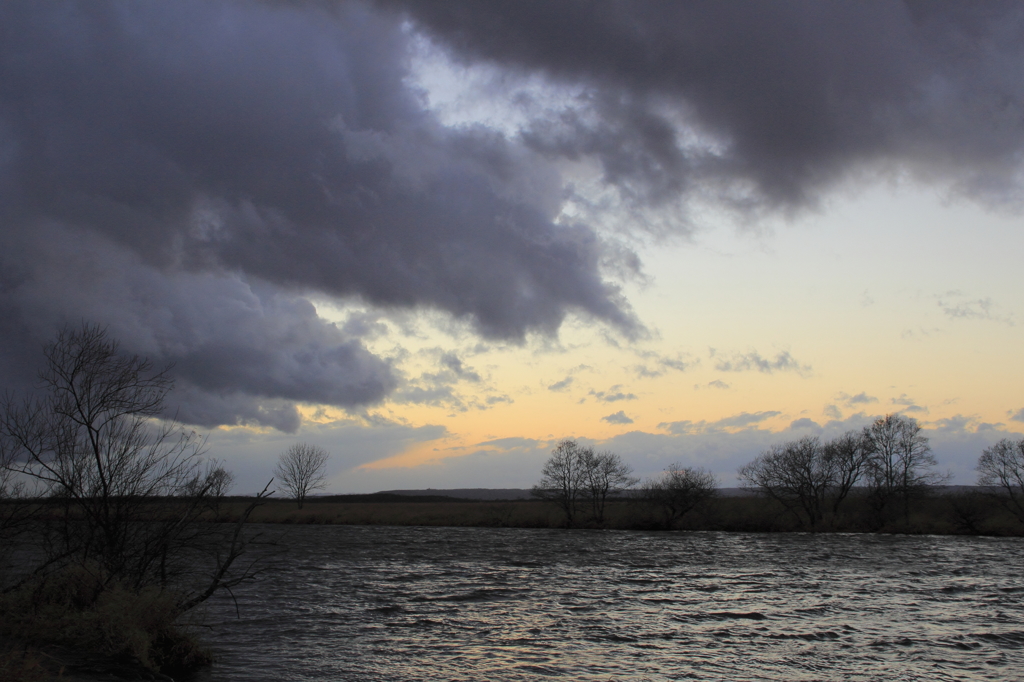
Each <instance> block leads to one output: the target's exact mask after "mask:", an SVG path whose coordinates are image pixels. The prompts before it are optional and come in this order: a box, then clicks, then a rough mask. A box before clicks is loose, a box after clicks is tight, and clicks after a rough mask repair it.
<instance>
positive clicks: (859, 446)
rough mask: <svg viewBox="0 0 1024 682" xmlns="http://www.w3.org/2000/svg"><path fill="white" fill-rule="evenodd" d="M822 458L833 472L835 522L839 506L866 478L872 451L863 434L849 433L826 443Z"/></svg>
mask: <svg viewBox="0 0 1024 682" xmlns="http://www.w3.org/2000/svg"><path fill="white" fill-rule="evenodd" d="M821 457H822V459H823V460H824V461H825V468H826V469H828V470H829V471H831V472H832V484H831V487H830V490H831V493H832V519H833V522H834V521H835V518H836V516H837V515H838V513H839V506H840V505H841V504H842V503H843V500H845V499H846V498H847V497H848V496H849V494H850V491H852V490H853V487H854V486H855V485H857V483H858V482H859V481H860V480H861V478H862V477H863V476H864V472H865V471H866V470H867V466H868V461H869V459H870V458H871V451H870V450H869V448H868V447H867V443H866V441H865V440H864V436H863V434H861V433H857V432H856V431H848V432H846V433H844V434H843V435H841V436H839V437H838V438H834V439H832V440H830V441H826V442H825V444H824V445H823V446H822V452H821Z"/></svg>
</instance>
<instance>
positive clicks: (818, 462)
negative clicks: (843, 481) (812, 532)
mask: <svg viewBox="0 0 1024 682" xmlns="http://www.w3.org/2000/svg"><path fill="white" fill-rule="evenodd" d="M739 476H740V480H741V481H742V482H743V484H744V487H746V488H749V489H751V490H755V491H757V492H759V493H762V494H764V495H766V496H768V497H771V498H772V499H774V500H777V501H778V502H780V503H781V504H782V505H783V507H785V508H786V509H787V510H789V511H790V512H792V513H793V514H794V515H795V516H796V517H797V518H798V519H799V520H800V522H801V523H804V524H806V525H807V526H808V527H809V528H811V529H814V528H816V527H817V526H818V524H819V523H820V522H821V521H822V519H823V518H824V513H825V504H826V499H827V497H828V494H829V491H830V490H831V488H832V487H833V486H834V485H835V475H834V470H833V468H832V466H831V465H830V462H829V461H827V460H826V459H825V458H824V457H823V449H822V447H821V443H820V441H819V440H818V439H817V438H811V437H808V438H801V439H800V440H797V441H792V442H789V443H782V444H780V445H773V446H772V447H771V448H769V449H768V450H767V451H766V452H764V453H762V454H761V455H758V457H757V458H755V459H754V461H753V462H750V463H749V464H747V465H745V466H743V467H742V468H741V469H740V470H739Z"/></svg>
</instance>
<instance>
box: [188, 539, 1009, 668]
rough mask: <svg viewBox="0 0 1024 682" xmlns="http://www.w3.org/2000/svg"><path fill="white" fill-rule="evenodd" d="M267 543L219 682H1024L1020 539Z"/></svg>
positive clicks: (226, 629) (229, 615) (220, 615)
mask: <svg viewBox="0 0 1024 682" xmlns="http://www.w3.org/2000/svg"><path fill="white" fill-rule="evenodd" d="M263 530H264V532H265V533H266V535H267V537H270V538H272V539H274V540H275V541H276V542H278V543H280V545H281V547H282V548H283V549H284V551H283V552H281V553H280V554H279V555H278V556H277V557H276V558H274V559H272V560H271V561H268V562H267V568H268V570H267V571H266V573H265V574H264V575H263V579H262V580H261V581H260V582H258V583H255V584H251V585H247V586H244V587H241V588H239V589H237V590H236V596H237V598H238V607H239V609H240V613H241V618H240V619H236V617H235V605H234V603H233V602H232V601H231V599H230V598H228V597H227V596H226V595H225V596H222V597H219V598H218V599H217V600H215V601H214V602H213V603H212V604H210V607H209V614H208V615H209V621H210V622H211V623H213V624H214V629H213V630H212V632H211V633H210V634H208V635H207V639H208V641H210V642H211V644H212V645H213V646H214V649H215V651H216V653H217V657H218V662H217V663H216V664H215V665H214V666H213V667H212V668H211V669H210V670H208V671H206V672H205V673H204V674H203V676H202V678H201V679H202V680H204V681H207V682H213V681H220V680H254V681H256V680H274V681H277V680H537V679H544V678H549V677H564V678H567V679H573V680H602V681H604V682H607V681H608V680H678V679H700V680H758V679H760V680H838V679H843V680H918V679H920V680H969V679H979V680H985V679H991V680H1007V679H1019V678H1024V604H1022V597H1024V576H1022V566H1024V541H1022V540H1021V539H1019V538H1012V539H1003V538H999V539H997V538H956V537H891V536H873V535H788V534H787V535H755V534H749V535H748V534H733V533H637V532H615V531H607V532H606V531H560V530H525V529H475V528H474V529H465V528H387V527H358V526H357V527H353V526H302V527H295V526H268V527H266V528H264V529H263Z"/></svg>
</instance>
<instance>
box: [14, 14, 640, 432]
mask: <svg viewBox="0 0 1024 682" xmlns="http://www.w3.org/2000/svg"><path fill="white" fill-rule="evenodd" d="M325 7H327V6H326V5H301V4H296V5H292V4H283V3H267V4H256V3H233V2H173V3H171V2H167V3H156V2H154V3H129V2H121V3H117V2H80V3H73V2H68V3H59V4H48V3H47V4H44V3H33V2H23V3H16V2H12V3H4V4H3V5H2V6H0V27H2V40H0V196H2V200H0V239H2V240H3V244H4V249H3V252H2V253H0V333H2V334H3V340H4V343H3V344H2V346H3V350H2V351H0V362H2V363H3V364H2V365H0V380H2V381H3V383H5V384H6V385H7V386H17V385H19V384H21V385H25V384H26V383H27V382H28V381H29V380H30V378H31V376H32V374H33V373H34V371H33V370H32V369H31V368H32V367H34V366H35V364H36V362H35V357H36V356H37V355H38V347H39V343H40V342H41V341H44V340H46V339H47V338H48V337H50V336H51V335H52V333H53V331H54V329H55V328H56V327H57V326H59V325H60V324H62V323H67V322H71V323H75V322H77V321H79V320H82V319H88V320H90V321H93V322H97V323H99V324H102V325H107V326H109V328H110V330H111V332H112V334H113V335H115V336H117V337H119V338H120V339H121V340H122V342H123V345H124V347H125V348H126V349H127V350H129V351H132V352H140V353H145V354H147V355H149V356H150V357H151V358H152V359H153V360H154V361H155V362H156V363H157V364H162V363H164V362H174V363H175V370H174V372H175V376H176V378H177V380H178V382H179V386H178V392H177V394H176V397H177V398H178V399H179V400H180V401H181V404H180V407H179V408H178V409H179V412H178V414H179V416H180V417H181V418H182V419H185V420H187V421H190V422H193V423H197V424H203V425H213V424H217V423H229V424H231V423H260V424H266V425H270V426H275V427H278V428H283V429H286V430H294V428H295V427H296V426H297V424H298V414H297V412H296V409H295V404H296V403H301V402H322V403H328V404H333V405H339V406H355V405H361V404H369V403H373V402H376V401H379V400H380V399H382V398H384V397H385V396H387V395H388V394H389V393H390V392H391V391H393V390H394V389H395V388H396V386H397V383H398V379H397V378H396V375H395V373H394V371H393V370H392V368H391V367H390V365H389V363H388V362H386V361H384V360H382V359H381V358H378V357H376V356H374V355H373V354H371V353H370V352H369V351H368V350H367V349H366V348H365V346H364V345H363V344H362V343H361V341H360V337H362V336H372V335H373V334H377V333H379V329H375V328H372V325H371V326H370V327H368V326H367V325H366V320H362V319H360V320H354V321H353V324H351V325H348V326H344V327H343V328H341V329H339V328H337V327H335V326H333V325H330V324H326V323H324V322H323V321H322V320H321V319H320V318H318V317H317V315H316V313H315V310H313V308H312V306H311V305H310V304H309V303H308V302H307V301H306V300H305V299H304V296H306V295H307V294H310V293H316V294H320V295H327V296H335V297H342V298H356V299H360V300H362V301H364V302H367V303H369V304H371V305H373V306H377V307H383V308H395V307H400V308H412V309H416V308H429V309H437V310H441V311H445V312H447V313H449V314H451V315H452V316H454V317H456V318H461V319H465V320H468V321H470V322H471V323H472V324H474V325H475V328H476V329H477V330H478V331H479V332H480V333H481V334H483V335H484V336H488V337H495V338H503V339H512V340H519V339H522V338H523V337H524V335H525V334H526V333H528V332H531V331H540V332H545V333H551V332H554V331H556V330H557V328H558V327H559V325H560V323H561V322H562V320H563V318H564V317H565V315H566V314H567V312H569V311H578V312H581V313H584V314H585V315H588V316H590V317H592V318H597V319H601V320H604V321H606V322H608V323H609V324H611V325H613V326H616V327H618V328H619V329H620V330H622V331H624V332H626V333H627V334H628V333H631V332H632V331H633V330H634V329H635V327H636V323H635V321H634V318H633V316H632V314H631V313H630V312H629V310H628V306H627V304H626V303H625V301H624V299H623V298H622V296H621V295H620V293H619V291H618V289H617V288H616V287H614V286H613V285H611V284H609V283H608V282H607V281H605V280H604V279H603V278H602V276H601V274H600V267H601V266H602V265H603V264H604V263H605V262H606V261H607V256H608V254H607V252H606V249H605V247H604V245H603V244H602V243H601V241H600V240H599V239H598V238H597V236H596V235H595V233H594V232H593V231H592V230H591V229H589V228H587V227H585V226H582V225H575V226H556V225H555V224H553V223H552V216H553V211H554V210H555V209H553V208H552V207H553V206H557V201H554V200H553V198H557V196H558V192H559V182H558V179H557V176H553V177H552V179H551V180H552V181H547V180H545V178H546V176H545V172H546V171H544V169H543V168H540V167H537V166H536V164H532V163H531V162H530V161H529V159H530V153H529V152H528V151H526V150H525V149H523V148H522V146H521V145H517V144H515V143H512V142H509V141H507V140H505V139H504V138H502V137H501V136H499V135H497V134H492V133H489V132H488V131H486V130H483V129H480V128H477V129H460V130H451V129H446V128H444V127H442V126H441V125H439V124H438V123H437V122H436V121H435V120H434V119H433V118H431V116H430V115H429V114H427V113H425V112H424V110H423V108H422V101H421V98H420V97H419V96H418V95H417V94H416V93H414V92H411V91H410V89H409V88H408V86H407V85H406V77H407V75H408V73H407V64H408V57H409V54H408V42H409V40H410V35H409V33H408V32H407V31H405V30H403V29H402V27H401V25H400V22H399V21H398V20H397V18H396V17H394V16H387V15H379V14H374V13H373V12H371V11H369V10H367V9H366V8H365V7H363V6H361V5H354V4H353V5H340V6H337V7H334V8H331V9H324V8H325ZM538 186H541V187H544V188H545V189H543V190H538V189H535V188H536V187H538ZM531 188H534V189H531ZM449 360H450V362H447V363H446V369H447V371H450V372H452V373H455V374H457V375H460V376H461V378H464V379H467V380H472V373H471V370H467V369H465V368H463V367H462V365H461V361H459V360H458V358H454V357H453V358H450V359H449ZM460 373H461V374H460ZM438 399H440V397H439V398H438Z"/></svg>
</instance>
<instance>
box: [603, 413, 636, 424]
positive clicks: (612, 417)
mask: <svg viewBox="0 0 1024 682" xmlns="http://www.w3.org/2000/svg"><path fill="white" fill-rule="evenodd" d="M601 421H603V422H608V423H609V424H632V423H633V420H632V419H630V418H629V417H627V416H626V413H625V412H623V411H622V410H619V411H618V412H616V413H615V414H609V415H608V416H607V417H601Z"/></svg>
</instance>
